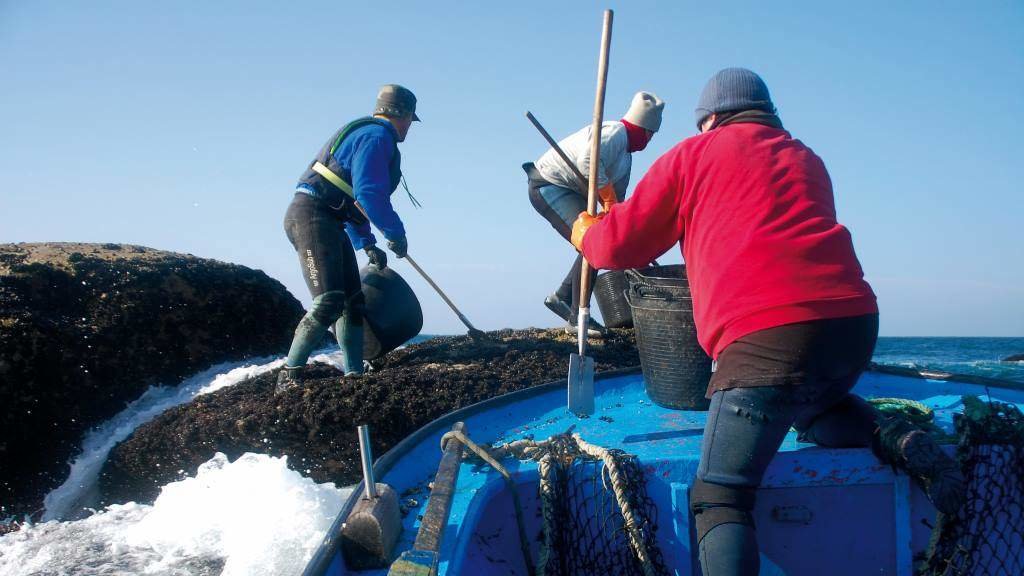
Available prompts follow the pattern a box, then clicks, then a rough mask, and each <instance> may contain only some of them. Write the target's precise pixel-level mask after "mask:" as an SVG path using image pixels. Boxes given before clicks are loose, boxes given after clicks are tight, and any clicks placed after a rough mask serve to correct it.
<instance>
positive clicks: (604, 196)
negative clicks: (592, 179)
mask: <svg viewBox="0 0 1024 576" xmlns="http://www.w3.org/2000/svg"><path fill="white" fill-rule="evenodd" d="M597 197H598V198H600V199H601V210H602V211H603V212H608V211H609V210H611V209H612V206H614V205H615V203H616V202H618V201H619V199H618V197H617V196H615V186H613V185H612V184H610V183H609V184H605V185H604V187H603V188H600V189H598V191H597Z"/></svg>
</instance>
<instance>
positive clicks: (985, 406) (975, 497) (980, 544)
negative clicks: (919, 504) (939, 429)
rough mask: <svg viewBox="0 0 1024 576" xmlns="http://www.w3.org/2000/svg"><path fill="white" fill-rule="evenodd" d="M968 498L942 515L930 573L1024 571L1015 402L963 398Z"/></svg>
mask: <svg viewBox="0 0 1024 576" xmlns="http://www.w3.org/2000/svg"><path fill="white" fill-rule="evenodd" d="M954 424H955V427H956V432H957V436H958V437H959V444H958V448H957V457H958V459H959V461H960V465H961V468H962V471H963V473H964V478H965V479H966V481H967V499H966V501H965V504H964V506H963V507H962V508H961V509H960V512H958V513H957V514H956V515H955V516H947V515H943V514H939V517H938V521H937V525H936V527H935V530H934V532H933V533H932V542H931V545H930V546H929V550H928V554H927V558H926V560H925V561H924V562H923V564H922V566H921V569H920V570H919V572H918V573H919V574H921V575H925V576H939V575H941V576H968V575H969V576H1019V575H1021V574H1024V414H1021V411H1020V410H1019V409H1018V408H1017V407H1016V406H1013V405H1011V404H1004V403H1001V402H984V401H982V400H980V399H978V398H976V397H972V396H965V397H964V412H963V414H958V415H956V416H955V417H954Z"/></svg>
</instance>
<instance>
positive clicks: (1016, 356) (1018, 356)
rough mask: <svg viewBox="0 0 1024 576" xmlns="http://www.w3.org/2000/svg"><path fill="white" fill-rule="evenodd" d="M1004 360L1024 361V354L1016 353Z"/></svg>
mask: <svg viewBox="0 0 1024 576" xmlns="http://www.w3.org/2000/svg"><path fill="white" fill-rule="evenodd" d="M1003 362H1024V354H1014V355H1013V356H1007V357H1006V358H1003Z"/></svg>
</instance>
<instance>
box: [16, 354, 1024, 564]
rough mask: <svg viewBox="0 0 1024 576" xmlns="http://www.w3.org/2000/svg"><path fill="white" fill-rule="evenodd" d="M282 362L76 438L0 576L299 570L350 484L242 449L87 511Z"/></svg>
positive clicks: (150, 404)
mask: <svg viewBox="0 0 1024 576" xmlns="http://www.w3.org/2000/svg"><path fill="white" fill-rule="evenodd" d="M431 337H432V336H430V335H423V336H420V337H417V338H416V339H415V340H414V342H422V341H425V340H428V339H429V338H431ZM321 352H322V353H321V354H319V355H318V356H315V357H314V358H312V359H311V360H312V361H316V362H325V363H330V364H334V365H336V366H340V358H339V354H338V353H337V352H336V351H334V350H324V351H321ZM1021 353H1024V338H891V337H890V338H880V339H879V342H878V346H877V347H876V350H875V358H874V359H875V361H876V362H878V363H880V364H888V365H895V366H905V367H912V368H919V369H920V368H925V369H933V370H943V371H947V372H952V373H957V374H971V375H977V376H987V377H990V378H1004V379H1009V380H1014V381H1018V382H1022V383H1024V362H1002V361H1001V360H1002V359H1003V358H1006V357H1007V356H1010V355H1013V354H1021ZM281 362H282V360H281V359H274V358H262V359H259V360H258V361H256V363H247V364H243V363H233V364H224V365H220V366H215V367H213V368H211V369H209V370H206V371H203V372H201V373H199V374H196V375H195V376H193V377H191V378H188V379H186V380H183V381H182V382H180V383H176V384H174V385H172V386H167V387H160V388H154V389H152V390H150V391H148V392H147V393H146V394H145V395H143V396H142V397H141V398H139V400H137V401H136V402H134V403H132V404H131V405H129V406H128V407H126V408H125V410H124V411H123V412H122V413H121V414H119V415H117V416H115V417H114V418H112V419H111V420H110V421H109V422H107V423H105V424H103V425H101V426H99V427H97V429H96V430H94V431H93V433H92V434H90V435H88V436H87V437H86V438H83V441H82V450H81V453H80V454H79V455H78V456H77V457H76V458H75V459H73V461H72V462H71V464H72V467H71V474H70V475H69V478H68V479H67V481H66V482H65V483H64V485H62V486H61V487H59V488H57V489H56V490H54V491H53V492H51V494H50V495H49V496H48V497H47V499H46V515H45V516H44V520H45V521H43V522H40V523H37V524H34V525H30V526H25V527H24V528H22V530H20V531H18V532H13V533H11V534H7V535H5V536H0V574H3V575H5V576H7V575H11V576H37V575H43V574H55V575H56V574H68V575H92V574H152V575H163V576H171V575H174V576H178V575H203V574H227V575H234V574H239V575H240V574H246V575H248V574H252V575H262V574H268V575H269V574H275V575H278V574H280V575H287V574H300V573H301V572H302V568H303V566H304V565H305V563H306V562H307V561H308V560H309V558H310V557H311V555H312V554H313V551H314V549H315V547H316V545H317V544H318V542H319V540H320V538H321V537H322V534H323V533H324V532H325V531H326V530H327V528H328V527H329V526H330V524H331V522H332V521H333V518H334V516H335V514H337V511H338V510H339V509H340V507H341V504H342V502H343V501H344V499H345V498H346V497H347V494H348V493H349V490H350V488H348V489H338V488H336V487H334V486H333V485H331V484H316V483H314V482H313V481H312V480H310V479H309V478H306V477H304V476H302V474H300V472H298V471H295V470H291V469H289V468H288V467H287V461H286V459H285V458H274V457H271V456H268V455H266V454H246V455H244V456H242V457H240V458H238V459H237V460H235V461H234V462H229V461H228V460H227V459H226V458H225V457H224V456H223V455H222V454H218V455H216V456H214V457H213V458H212V459H211V460H210V461H209V462H207V463H206V464H204V465H203V466H202V467H200V469H199V470H198V471H197V472H196V474H195V475H193V476H190V477H188V478H186V479H184V480H182V481H180V482H173V483H170V484H167V485H166V486H164V487H163V488H162V491H161V494H160V496H159V498H157V500H156V501H155V502H154V503H153V504H152V505H144V504H136V503H127V504H119V505H114V506H109V507H106V508H103V509H100V510H91V509H89V505H90V502H92V501H94V500H95V493H96V476H97V474H98V472H99V470H100V468H101V467H102V465H103V462H104V461H105V460H106V457H107V454H108V453H109V451H110V449H111V448H112V447H113V445H114V444H115V443H116V442H117V441H119V440H121V439H123V438H126V437H127V436H128V435H129V434H130V433H131V432H132V431H133V430H134V429H135V428H136V427H138V426H140V425H141V424H143V423H145V422H147V421H149V420H150V419H152V418H154V417H156V416H157V415H158V414H160V413H161V412H163V411H165V410H167V409H169V408H171V407H173V406H176V405H178V404H181V403H183V402H188V401H190V400H192V399H193V398H195V397H196V396H198V395H201V394H206V393H209V392H212V391H214V390H217V389H220V388H224V387H226V386H232V385H234V384H236V383H238V382H240V381H242V380H244V379H246V378H249V377H252V376H253V375H256V374H260V373H263V372H266V371H268V370H273V369H275V368H277V367H278V366H280V364H281ZM254 502H259V506H254V505H253V503H254ZM0 520H5V519H3V518H0Z"/></svg>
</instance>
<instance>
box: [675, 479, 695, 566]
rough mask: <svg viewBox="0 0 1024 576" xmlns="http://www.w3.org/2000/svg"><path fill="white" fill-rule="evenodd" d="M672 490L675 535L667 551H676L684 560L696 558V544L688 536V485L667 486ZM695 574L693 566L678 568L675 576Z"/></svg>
mask: <svg viewBox="0 0 1024 576" xmlns="http://www.w3.org/2000/svg"><path fill="white" fill-rule="evenodd" d="M669 486H670V488H671V490H672V508H671V510H672V532H673V534H674V535H675V541H674V542H672V544H674V546H670V547H669V548H668V550H673V551H677V553H678V554H679V555H680V556H682V557H685V558H695V557H696V556H697V549H696V546H697V543H696V542H693V541H692V540H691V535H690V485H689V484H683V483H681V482H672V483H671V484H669ZM694 572H695V570H694V564H693V563H692V562H691V563H690V565H688V566H679V567H677V569H676V576H690V575H691V574H693V573H694Z"/></svg>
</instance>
